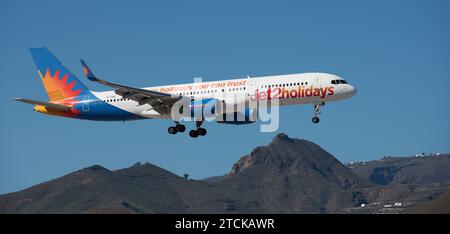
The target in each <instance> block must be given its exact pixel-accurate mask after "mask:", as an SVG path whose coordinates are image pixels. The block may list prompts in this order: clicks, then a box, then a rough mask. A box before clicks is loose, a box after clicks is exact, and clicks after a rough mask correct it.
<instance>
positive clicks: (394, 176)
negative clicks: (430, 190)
mask: <svg viewBox="0 0 450 234" xmlns="http://www.w3.org/2000/svg"><path fill="white" fill-rule="evenodd" d="M347 166H348V167H349V168H350V169H351V170H352V172H354V173H356V174H358V175H360V176H362V177H364V178H366V179H368V180H369V181H371V182H372V183H375V184H379V185H393V184H410V185H413V184H429V183H444V182H448V181H450V170H449V168H450V154H439V155H430V156H414V157H384V158H382V159H379V160H374V161H369V162H359V163H352V164H347Z"/></svg>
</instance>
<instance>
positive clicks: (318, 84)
mask: <svg viewBox="0 0 450 234" xmlns="http://www.w3.org/2000/svg"><path fill="white" fill-rule="evenodd" d="M314 86H315V87H317V88H322V83H321V82H320V77H316V79H315V80H314Z"/></svg>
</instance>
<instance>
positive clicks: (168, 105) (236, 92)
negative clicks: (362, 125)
mask: <svg viewBox="0 0 450 234" xmlns="http://www.w3.org/2000/svg"><path fill="white" fill-rule="evenodd" d="M30 51H31V55H32V57H33V59H34V62H35V64H36V67H37V70H38V73H39V76H40V78H41V81H42V82H43V84H44V87H45V90H46V92H47V94H48V97H49V100H48V101H36V100H31V99H25V98H15V99H14V100H17V101H21V102H25V103H28V104H33V105H34V108H33V109H34V111H37V112H40V113H44V114H49V115H56V116H63V117H69V118H76V119H86V120H99V121H128V120H138V119H172V120H174V121H175V126H171V127H169V128H168V132H169V133H170V134H176V133H177V132H184V131H185V129H186V127H185V126H184V125H182V124H180V122H179V121H181V119H179V118H177V119H175V118H174V115H173V109H174V108H178V109H179V110H178V109H176V110H177V111H179V112H180V113H181V114H183V116H184V117H186V114H187V115H189V116H190V117H193V118H195V121H196V129H194V130H191V131H190V132H189V135H190V136H191V137H194V138H195V137H198V136H204V135H206V129H204V128H202V127H201V125H202V123H203V122H204V120H205V118H206V117H205V116H204V115H203V114H201V115H200V117H198V116H193V115H194V112H195V111H198V110H204V109H207V108H209V112H210V113H211V114H212V115H213V116H215V117H216V119H215V120H216V122H218V123H225V124H248V123H253V122H255V121H256V119H255V117H254V116H255V113H256V109H257V108H259V107H258V105H256V106H253V107H249V106H248V104H249V103H250V102H254V101H257V102H264V101H265V102H267V103H269V105H272V106H273V105H278V106H284V105H298V104H312V105H313V106H314V116H313V118H312V122H313V123H319V114H320V107H321V106H323V105H324V104H325V103H326V102H331V101H338V100H342V99H347V98H350V97H352V96H354V95H355V94H356V88H354V87H353V86H352V85H350V84H348V83H347V82H346V81H345V80H344V79H342V78H341V77H339V76H336V75H332V74H327V73H302V74H291V75H278V76H266V77H255V78H249V77H247V78H243V79H233V80H221V81H211V82H202V83H188V84H175V85H165V86H155V87H147V88H134V87H130V86H126V85H121V84H116V83H111V82H109V81H106V80H102V79H99V78H97V77H96V76H95V75H94V74H93V73H92V71H91V70H90V69H89V68H88V66H87V65H86V63H85V62H84V61H83V60H81V63H82V66H83V71H84V74H85V75H86V77H87V78H88V79H89V80H91V81H94V82H97V83H100V84H103V85H106V86H109V87H111V88H113V89H114V90H113V91H105V92H95V91H92V90H89V89H88V88H87V87H86V86H85V85H84V84H83V83H81V81H80V80H79V79H77V78H76V77H75V75H73V74H72V73H71V72H70V71H69V70H68V69H67V68H66V67H65V66H63V64H62V63H61V62H60V61H59V60H58V59H57V58H56V57H55V56H54V55H53V54H52V53H50V51H48V50H47V49H46V48H45V47H43V48H31V49H30ZM180 103H184V104H186V103H187V104H188V105H187V107H186V106H181V107H182V108H180V106H177V105H179V104H180ZM240 104H244V105H243V106H244V108H230V107H235V106H238V105H240ZM184 108H188V111H184V110H185V109H184ZM230 116H231V117H230ZM256 118H257V117H256Z"/></svg>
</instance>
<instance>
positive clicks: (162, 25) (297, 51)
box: [0, 0, 450, 194]
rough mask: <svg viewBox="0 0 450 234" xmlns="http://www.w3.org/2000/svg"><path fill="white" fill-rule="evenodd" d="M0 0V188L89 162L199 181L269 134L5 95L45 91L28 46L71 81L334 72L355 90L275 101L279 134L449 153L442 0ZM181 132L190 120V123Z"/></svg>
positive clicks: (449, 7)
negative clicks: (83, 112)
mask: <svg viewBox="0 0 450 234" xmlns="http://www.w3.org/2000/svg"><path fill="white" fill-rule="evenodd" d="M131 2H132V3H129V2H125V1H121V2H114V3H113V2H112V1H1V2H0V35H1V36H0V82H1V83H0V85H1V86H0V87H1V92H0V97H1V98H0V106H1V115H0V118H1V119H0V120H1V121H0V129H1V133H0V144H1V145H0V194H2V193H7V192H12V191H16V190H19V189H23V188H26V187H28V186H31V185H34V184H36V183H39V182H43V181H46V180H49V179H52V178H56V177H59V176H62V175H64V174H66V173H69V172H71V171H74V170H77V169H80V168H83V167H87V166H90V165H93V164H101V165H103V166H105V167H107V168H109V169H118V168H123V167H127V166H130V165H132V164H133V163H135V162H138V161H141V162H144V161H148V162H150V163H153V164H156V165H158V166H161V167H163V168H165V169H168V170H170V171H173V172H175V173H177V174H179V175H181V174H183V173H188V174H190V175H191V177H193V178H205V177H208V176H213V175H221V174H225V173H226V172H228V171H229V170H230V168H231V166H232V164H233V163H234V162H235V161H236V160H238V159H239V158H240V157H241V156H243V155H245V154H247V153H249V152H250V151H251V150H252V149H253V148H254V147H256V146H258V145H265V144H267V143H269V142H270V141H271V138H272V137H273V136H274V135H275V133H260V132H259V131H258V130H259V125H256V124H255V125H249V126H229V125H218V124H214V123H207V124H206V127H207V129H208V136H206V137H201V138H198V139H191V138H190V137H189V136H188V135H187V134H177V135H175V136H172V135H169V134H167V132H166V131H167V130H166V129H167V127H168V126H169V125H171V124H172V123H171V122H170V121H166V120H142V121H136V122H128V123H125V124H123V123H119V122H117V123H114V122H113V123H105V122H90V121H82V120H73V119H65V118H58V117H50V116H45V115H42V114H38V113H34V112H33V111H32V106H30V105H26V104H22V103H18V102H14V101H12V100H11V98H13V97H27V98H33V99H39V100H46V98H47V96H46V93H45V91H44V88H43V86H42V84H41V82H40V81H39V79H38V75H37V72H36V68H35V67H34V64H33V61H32V59H31V56H30V54H29V52H28V48H29V47H33V46H47V47H48V48H49V49H50V50H51V51H52V52H53V53H55V54H56V56H58V57H59V58H60V60H62V61H63V62H64V63H65V64H66V65H67V67H68V68H69V69H71V70H72V71H73V72H74V73H75V74H76V75H77V76H78V77H79V78H80V79H82V80H83V81H85V83H86V84H87V85H88V86H89V87H90V88H92V89H94V90H106V89H105V88H104V87H101V86H99V85H95V84H92V83H89V82H88V81H87V80H86V79H85V77H84V76H83V75H82V70H81V66H80V64H79V59H80V58H83V59H85V60H86V61H87V62H88V63H89V65H90V66H91V67H92V68H93V70H94V72H95V73H96V74H97V75H98V76H100V77H103V78H105V79H108V80H111V81H115V82H119V83H124V84H129V85H133V86H151V85H164V84H171V83H183V82H191V81H192V80H193V77H194V76H202V77H203V78H204V80H207V81H210V80H219V79H229V78H239V77H244V76H245V75H247V74H248V75H250V76H261V75H275V74H286V73H300V72H311V71H320V72H330V73H335V74H338V75H340V76H342V77H344V78H346V79H347V80H348V81H349V82H350V83H352V84H354V85H355V86H356V87H357V88H358V91H359V92H358V95H357V96H356V97H354V98H353V99H350V100H346V101H343V102H336V103H329V104H328V105H326V106H325V108H323V114H322V115H321V123H320V124H319V125H318V126H315V125H313V124H312V123H311V116H312V107H311V106H309V105H307V106H291V107H285V108H282V109H281V120H280V121H281V123H280V128H279V131H278V132H285V133H287V134H288V135H289V136H291V137H296V138H304V139H308V140H311V141H313V142H316V143H318V144H319V145H321V146H322V147H324V148H325V149H326V150H328V151H329V152H330V153H332V154H333V155H335V156H336V157H337V158H338V159H339V160H341V161H343V162H348V161H360V160H370V159H377V158H380V157H382V156H384V155H398V156H406V155H413V154H416V153H418V152H450V144H449V143H450V141H449V133H450V125H449V119H450V114H449V112H450V110H449V104H448V102H449V100H450V95H449V90H448V89H449V88H450V77H449V74H450V43H449V42H450V13H449V12H450V2H449V1H445V0H444V1H393V0H388V1H307V2H302V1H271V2H269V1H221V2H218V1H160V2H156V1H131ZM189 128H192V123H190V125H188V129H189Z"/></svg>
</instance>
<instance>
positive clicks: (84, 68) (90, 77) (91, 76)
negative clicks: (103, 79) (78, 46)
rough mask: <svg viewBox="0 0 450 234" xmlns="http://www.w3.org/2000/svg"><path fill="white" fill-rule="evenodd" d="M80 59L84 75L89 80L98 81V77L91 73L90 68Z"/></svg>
mask: <svg viewBox="0 0 450 234" xmlns="http://www.w3.org/2000/svg"><path fill="white" fill-rule="evenodd" d="M80 61H81V66H83V72H84V75H86V77H87V78H88V79H89V80H91V81H98V78H97V77H96V76H95V75H94V73H92V71H91V69H89V67H88V65H87V64H86V63H85V62H84V61H83V60H82V59H80Z"/></svg>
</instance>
